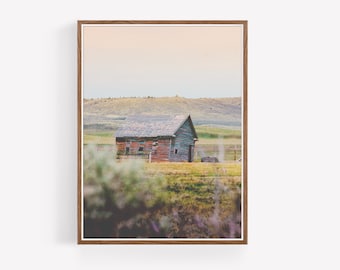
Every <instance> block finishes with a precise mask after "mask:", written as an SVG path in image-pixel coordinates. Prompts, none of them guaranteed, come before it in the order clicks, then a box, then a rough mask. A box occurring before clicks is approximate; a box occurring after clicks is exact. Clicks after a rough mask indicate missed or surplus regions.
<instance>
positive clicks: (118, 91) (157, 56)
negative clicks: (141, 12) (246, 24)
mask: <svg viewBox="0 0 340 270" xmlns="http://www.w3.org/2000/svg"><path fill="white" fill-rule="evenodd" d="M242 33H243V29H242V25H218V26H213V25H203V26H202V25H139V26H138V25H123V26H122V25H85V26H84V28H83V72H84V73H83V96H84V98H98V97H131V96H155V97H159V96H175V95H179V96H182V97H188V98H199V97H239V96H241V95H242V87H243V82H242V77H243V41H242V37H243V34H242Z"/></svg>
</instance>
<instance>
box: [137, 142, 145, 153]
mask: <svg viewBox="0 0 340 270" xmlns="http://www.w3.org/2000/svg"><path fill="white" fill-rule="evenodd" d="M143 151H144V141H140V142H139V147H138V152H143Z"/></svg>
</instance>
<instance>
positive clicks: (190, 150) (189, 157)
mask: <svg viewBox="0 0 340 270" xmlns="http://www.w3.org/2000/svg"><path fill="white" fill-rule="evenodd" d="M192 150H193V145H189V154H188V161H189V162H192V157H193V153H192V152H193V151H192Z"/></svg>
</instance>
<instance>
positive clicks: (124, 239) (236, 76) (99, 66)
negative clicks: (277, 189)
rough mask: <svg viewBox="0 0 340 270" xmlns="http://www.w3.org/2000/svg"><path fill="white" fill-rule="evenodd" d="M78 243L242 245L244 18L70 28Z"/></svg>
mask: <svg viewBox="0 0 340 270" xmlns="http://www.w3.org/2000/svg"><path fill="white" fill-rule="evenodd" d="M78 243H79V244H247V21H78Z"/></svg>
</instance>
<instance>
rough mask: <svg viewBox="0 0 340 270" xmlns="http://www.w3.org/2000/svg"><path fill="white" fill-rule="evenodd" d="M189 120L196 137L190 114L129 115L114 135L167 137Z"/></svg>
mask: <svg viewBox="0 0 340 270" xmlns="http://www.w3.org/2000/svg"><path fill="white" fill-rule="evenodd" d="M187 119H188V120H189V122H190V125H191V127H192V130H193V133H194V137H195V138H197V134H196V131H195V128H194V126H193V124H192V121H191V118H190V115H160V116H145V115H138V116H130V117H127V118H126V120H125V121H124V124H123V125H122V126H121V127H120V128H118V130H117V132H116V137H145V138H147V137H169V136H173V135H175V133H176V131H177V130H178V129H179V128H180V127H181V126H182V125H183V124H184V122H185V121H186V120H187Z"/></svg>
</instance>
